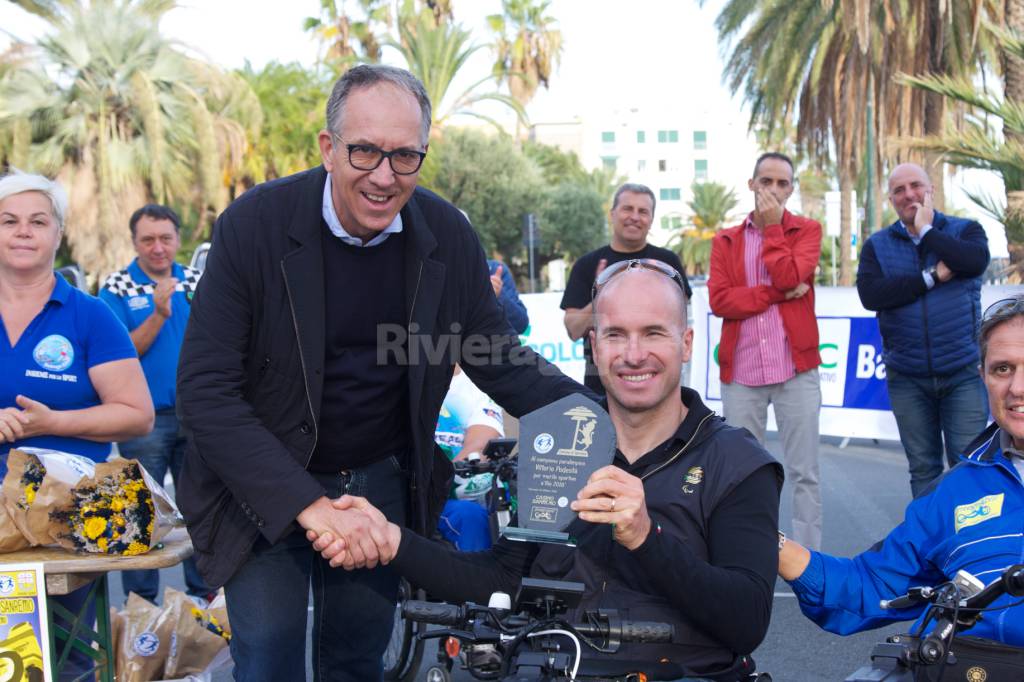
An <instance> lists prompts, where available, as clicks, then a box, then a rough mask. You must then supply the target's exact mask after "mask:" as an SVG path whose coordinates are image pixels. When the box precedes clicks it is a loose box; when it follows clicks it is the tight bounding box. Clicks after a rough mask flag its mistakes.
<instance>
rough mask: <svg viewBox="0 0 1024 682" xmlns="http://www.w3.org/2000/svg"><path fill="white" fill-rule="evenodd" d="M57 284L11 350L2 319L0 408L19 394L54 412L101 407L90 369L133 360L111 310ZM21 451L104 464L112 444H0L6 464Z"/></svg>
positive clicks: (52, 439) (51, 439)
mask: <svg viewBox="0 0 1024 682" xmlns="http://www.w3.org/2000/svg"><path fill="white" fill-rule="evenodd" d="M55 279H56V280H57V283H56V285H55V286H54V287H53V293H51V294H50V300H49V301H47V302H46V305H45V306H43V310H42V311H41V312H40V313H39V314H38V315H36V316H35V318H34V319H33V320H32V321H31V322H30V323H29V325H28V327H26V329H25V331H24V332H23V333H22V334H21V337H20V338H19V339H18V342H17V343H16V344H15V345H14V347H11V341H10V337H9V336H8V335H7V328H6V327H5V326H4V324H3V318H0V331H2V332H3V333H2V334H0V367H2V368H3V371H2V372H0V407H17V406H18V405H17V403H16V402H14V398H15V396H17V395H19V394H21V395H25V396H28V397H29V398H32V399H33V400H38V401H39V402H41V403H43V404H44V405H46V406H47V407H49V408H51V409H54V410H79V409H83V408H86V407H93V406H95V405H99V404H100V397H99V395H97V393H96V389H94V388H93V386H92V382H91V381H90V380H89V369H91V368H92V367H95V366H97V365H102V364H103V363H105V362H112V361H114V360H124V359H125V358H133V357H135V346H133V345H132V341H131V339H130V338H129V337H128V333H127V332H126V331H125V329H124V326H122V325H120V324H118V323H117V318H115V317H114V315H113V314H112V313H111V312H110V308H108V307H107V306H105V305H103V303H102V302H100V301H99V300H98V299H96V298H95V297H93V296H90V295H89V294H87V293H85V292H83V291H79V290H78V289H75V288H74V287H72V286H71V285H70V284H68V283H67V282H66V281H65V280H64V278H63V277H55ZM22 446H32V447H38V448H52V449H54V450H61V451H63V452H71V453H74V454H77V455H83V456H85V457H88V458H89V459H92V460H94V461H96V462H103V461H106V459H107V455H109V454H110V443H97V442H95V441H90V440H85V439H83V438H68V437H65V436H35V437H33V438H25V439H23V440H19V441H15V442H14V443H13V444H9V443H0V452H2V454H3V459H4V462H6V455H7V451H8V450H9V449H10V448H17V447H22ZM4 468H5V469H6V466H4Z"/></svg>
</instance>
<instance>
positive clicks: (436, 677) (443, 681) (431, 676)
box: [424, 665, 452, 682]
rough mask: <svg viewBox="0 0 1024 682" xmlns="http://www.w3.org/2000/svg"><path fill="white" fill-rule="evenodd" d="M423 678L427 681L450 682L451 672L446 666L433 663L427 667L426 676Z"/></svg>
mask: <svg viewBox="0 0 1024 682" xmlns="http://www.w3.org/2000/svg"><path fill="white" fill-rule="evenodd" d="M424 679H425V680H426V681H427V682H452V674H451V673H450V672H448V670H447V668H443V667H441V666H439V665H435V666H431V667H430V668H428V669H427V676H426V677H425V678H424Z"/></svg>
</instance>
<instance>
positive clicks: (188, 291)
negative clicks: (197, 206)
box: [99, 258, 199, 410]
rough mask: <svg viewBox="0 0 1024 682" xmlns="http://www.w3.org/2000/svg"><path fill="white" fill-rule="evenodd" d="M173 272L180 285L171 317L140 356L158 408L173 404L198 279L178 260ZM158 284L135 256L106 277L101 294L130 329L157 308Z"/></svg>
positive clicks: (173, 295) (172, 300) (170, 406)
mask: <svg viewBox="0 0 1024 682" xmlns="http://www.w3.org/2000/svg"><path fill="white" fill-rule="evenodd" d="M171 272H172V274H173V275H174V277H176V278H177V279H178V286H177V287H176V288H175V290H174V294H172V295H171V316H170V317H169V318H167V319H166V320H164V325H163V327H161V328H160V333H159V334H157V335H156V338H155V339H154V340H153V344H152V345H151V346H150V347H149V350H147V351H146V352H145V353H144V354H143V355H142V358H141V361H142V371H143V373H144V374H145V375H146V383H147V384H149V393H150V395H151V396H152V397H153V407H154V408H156V409H157V410H167V409H172V408H173V407H174V395H175V394H174V391H175V381H176V375H177V372H178V355H179V354H180V352H181V342H182V340H183V339H184V338H185V326H186V325H187V324H188V316H189V313H190V312H191V311H192V294H193V292H194V291H195V285H196V283H197V282H198V281H199V272H198V271H196V270H193V269H192V268H185V267H182V266H181V265H178V264H177V263H175V264H174V265H173V266H172V268H171ZM155 286H156V282H154V281H153V280H152V279H150V277H149V275H147V274H146V273H145V272H144V271H143V270H142V268H141V267H139V260H138V259H137V258H136V259H135V260H133V261H132V263H131V265H129V266H128V267H127V268H125V269H124V270H121V271H119V272H115V273H114V274H113V275H111V276H110V277H108V278H107V281H106V282H104V283H103V286H102V287H100V291H99V296H100V300H102V301H103V302H105V303H106V304H107V305H109V306H110V309H111V310H113V311H114V315H116V316H117V318H118V319H119V320H121V322H122V323H123V324H124V326H125V327H127V328H128V331H134V330H135V328H136V327H138V326H139V325H140V324H142V323H143V322H145V321H146V318H148V317H149V316H150V315H152V314H153V311H154V310H155V309H156V308H155V306H154V305H153V291H154V287H155Z"/></svg>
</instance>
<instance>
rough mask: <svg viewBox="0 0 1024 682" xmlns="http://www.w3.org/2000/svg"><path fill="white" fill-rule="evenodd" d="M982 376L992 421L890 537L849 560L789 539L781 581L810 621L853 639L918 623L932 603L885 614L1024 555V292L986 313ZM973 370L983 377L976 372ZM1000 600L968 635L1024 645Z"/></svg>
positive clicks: (1015, 612)
mask: <svg viewBox="0 0 1024 682" xmlns="http://www.w3.org/2000/svg"><path fill="white" fill-rule="evenodd" d="M978 341H979V353H980V357H981V367H980V376H981V378H982V380H983V383H984V385H985V389H986V391H987V393H988V407H989V409H990V410H991V411H992V416H993V417H994V419H995V421H994V422H993V423H992V424H990V425H989V427H988V428H987V429H985V430H984V431H982V432H981V435H979V436H977V437H976V438H975V439H974V441H973V442H972V443H970V444H969V445H968V446H967V447H966V448H965V449H964V451H963V454H962V455H961V456H960V460H959V463H958V464H956V466H954V467H953V468H952V469H950V470H949V471H947V472H946V473H945V474H944V475H942V476H941V477H940V478H938V479H936V480H935V481H933V482H932V484H931V485H930V486H929V487H928V489H927V490H925V491H924V493H923V494H922V495H920V496H919V497H917V498H916V499H915V500H914V501H913V502H911V503H910V505H909V506H908V507H907V511H906V513H905V516H904V521H903V523H901V524H900V525H899V526H897V527H896V528H895V529H894V530H893V531H892V532H891V533H889V535H888V537H886V538H885V539H884V540H883V541H882V542H881V543H879V544H877V545H875V546H874V547H872V548H871V549H869V550H867V551H865V552H863V553H861V554H859V555H858V556H856V557H854V558H852V559H846V558H842V557H834V556H829V555H827V554H821V553H819V552H812V551H808V550H807V549H805V548H804V547H801V546H800V545H798V544H797V543H795V542H788V541H787V542H785V543H784V544H783V546H782V547H781V549H780V552H779V575H780V576H782V578H784V579H785V580H787V581H789V582H790V584H791V585H792V586H793V591H794V592H796V595H797V597H798V598H799V600H800V609H801V610H802V611H803V612H804V615H806V616H807V617H808V618H810V619H811V620H813V621H814V622H816V623H817V624H818V625H820V626H821V627H823V628H824V629H826V630H829V631H830V632H835V633H838V634H842V635H845V634H850V633H853V632H859V631H861V630H867V629H869V628H875V627H880V626H882V625H885V624H887V623H890V622H893V621H901V620H910V619H918V622H917V623H916V624H915V627H914V630H915V631H916V630H917V629H918V627H920V626H922V625H923V624H922V622H921V621H922V618H921V617H922V614H923V613H924V611H925V610H926V607H927V604H924V603H922V604H920V605H917V606H912V607H910V608H905V609H892V610H886V609H882V608H881V607H880V606H879V601H880V600H882V599H895V598H896V597H899V596H902V595H903V594H905V593H906V592H907V590H908V589H910V588H911V587H917V586H926V587H931V586H936V585H940V584H942V583H945V582H948V581H950V580H952V579H953V577H954V575H955V574H956V573H957V571H960V570H963V571H967V572H968V573H970V574H971V575H973V576H975V577H977V578H978V579H979V580H981V582H983V583H986V584H987V583H989V582H991V581H992V580H994V579H996V578H997V577H998V576H999V574H1000V573H1001V572H1002V571H1003V570H1004V569H1006V568H1007V567H1008V566H1012V565H1014V564H1019V563H1021V557H1022V556H1024V536H1022V535H1021V519H1024V482H1022V481H1024V294H1018V295H1016V296H1014V297H1011V298H1008V299H1004V300H1002V301H998V302H996V303H995V304H993V305H992V306H990V307H989V308H988V310H986V312H985V313H984V316H983V317H982V321H981V328H980V332H979V335H978ZM975 371H978V370H977V369H975ZM1015 602H1017V599H1016V598H1014V597H1011V596H1010V595H1004V596H1002V597H1000V598H999V599H998V600H996V601H995V602H994V603H993V604H992V605H991V606H990V607H989V612H987V613H985V614H984V617H983V618H981V620H980V621H978V623H977V624H976V625H975V626H974V627H972V628H971V629H970V630H967V631H965V633H964V634H966V635H973V636H977V637H985V638H988V639H995V640H999V641H1002V642H1005V643H1007V644H1012V645H1014V646H1024V606H1021V605H1020V604H1019V602H1017V603H1015Z"/></svg>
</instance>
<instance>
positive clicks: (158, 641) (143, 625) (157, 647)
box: [115, 592, 174, 682]
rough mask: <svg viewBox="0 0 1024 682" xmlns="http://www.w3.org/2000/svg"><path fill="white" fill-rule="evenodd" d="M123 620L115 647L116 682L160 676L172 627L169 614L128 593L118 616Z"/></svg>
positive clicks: (162, 674) (169, 643) (143, 681)
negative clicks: (126, 600)
mask: <svg viewBox="0 0 1024 682" xmlns="http://www.w3.org/2000/svg"><path fill="white" fill-rule="evenodd" d="M121 615H122V616H123V617H124V621H123V624H122V629H121V635H120V637H119V639H118V643H117V645H116V647H115V648H116V650H117V659H116V668H117V680H118V682H149V681H150V680H158V679H160V678H162V677H165V675H164V664H165V662H166V661H167V655H168V653H169V652H170V649H171V635H172V633H173V632H174V623H173V621H172V617H171V614H170V612H168V611H167V610H166V609H161V608H159V607H158V606H154V605H153V604H151V603H149V602H148V601H146V600H145V599H143V598H142V597H140V596H139V595H137V594H135V593H134V592H132V593H131V594H129V595H128V602H127V603H126V604H125V607H124V610H123V611H122V612H121Z"/></svg>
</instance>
